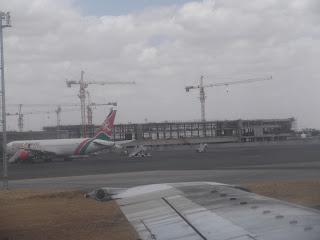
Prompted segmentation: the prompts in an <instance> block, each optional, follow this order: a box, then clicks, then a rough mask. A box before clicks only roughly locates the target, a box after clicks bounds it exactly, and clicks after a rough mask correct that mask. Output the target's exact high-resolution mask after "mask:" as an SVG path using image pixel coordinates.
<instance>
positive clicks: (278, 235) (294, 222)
mask: <svg viewBox="0 0 320 240" xmlns="http://www.w3.org/2000/svg"><path fill="white" fill-rule="evenodd" d="M86 196H87V197H91V198H93V199H96V200H98V201H108V200H115V201H116V203H117V204H118V205H119V207H120V208H121V210H122V212H123V213H124V215H125V216H126V218H127V219H128V220H129V222H130V223H131V224H132V226H133V227H134V229H135V230H136V232H137V233H138V235H139V237H140V239H146V240H147V239H148V240H149V239H153V240H156V239H181V240H182V239H184V240H185V239H199V240H203V239H215V240H231V239H232V240H253V239H255V240H262V239H263V240H301V239H312V240H319V238H320V212H319V211H317V210H313V209H308V208H305V207H301V206H297V205H294V204H290V203H286V202H283V201H279V200H276V199H271V198H268V197H264V196H260V195H256V194H253V193H250V192H247V191H244V190H243V189H240V188H238V187H235V186H231V185H225V184H220V183H213V182H192V183H169V184H153V185H146V186H140V187H133V188H129V189H118V190H117V189H109V188H102V189H98V190H96V191H93V192H91V193H88V194H87V195H86Z"/></svg>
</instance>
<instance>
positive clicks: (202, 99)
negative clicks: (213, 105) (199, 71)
mask: <svg viewBox="0 0 320 240" xmlns="http://www.w3.org/2000/svg"><path fill="white" fill-rule="evenodd" d="M205 103H206V95H205V93H204V87H203V76H201V77H200V104H201V121H202V122H205V121H206V108H205Z"/></svg>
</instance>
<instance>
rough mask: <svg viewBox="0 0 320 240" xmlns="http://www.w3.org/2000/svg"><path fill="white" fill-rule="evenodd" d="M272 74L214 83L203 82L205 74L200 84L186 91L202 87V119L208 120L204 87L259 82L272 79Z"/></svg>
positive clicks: (187, 88) (189, 87)
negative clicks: (263, 76)
mask: <svg viewBox="0 0 320 240" xmlns="http://www.w3.org/2000/svg"><path fill="white" fill-rule="evenodd" d="M271 79H272V76H270V77H265V78H254V79H245V80H238V81H232V82H221V83H219V82H218V83H212V84H205V85H204V84H203V76H201V77H200V84H199V85H196V86H186V92H189V91H190V89H198V88H199V89H200V104H201V121H202V122H205V121H206V111H205V101H206V95H205V92H204V88H206V87H220V86H228V85H231V84H240V83H250V82H258V81H266V80H271Z"/></svg>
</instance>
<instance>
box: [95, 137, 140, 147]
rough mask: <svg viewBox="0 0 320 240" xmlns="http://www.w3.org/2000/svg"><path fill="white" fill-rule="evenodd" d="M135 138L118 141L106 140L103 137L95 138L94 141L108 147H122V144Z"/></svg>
mask: <svg viewBox="0 0 320 240" xmlns="http://www.w3.org/2000/svg"><path fill="white" fill-rule="evenodd" d="M132 141H134V140H125V141H117V142H112V141H106V140H102V139H95V140H93V143H94V144H96V145H102V146H106V147H120V148H121V147H122V145H124V144H126V143H129V142H132Z"/></svg>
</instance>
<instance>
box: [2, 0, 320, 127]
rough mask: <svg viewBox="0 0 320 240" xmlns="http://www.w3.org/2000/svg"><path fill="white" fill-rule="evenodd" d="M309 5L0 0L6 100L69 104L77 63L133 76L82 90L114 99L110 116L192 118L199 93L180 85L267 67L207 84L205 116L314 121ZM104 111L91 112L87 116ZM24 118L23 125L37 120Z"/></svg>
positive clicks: (73, 119) (92, 73)
mask: <svg viewBox="0 0 320 240" xmlns="http://www.w3.org/2000/svg"><path fill="white" fill-rule="evenodd" d="M316 9H320V7H319V2H318V1H311V0H305V1H289V0H283V1H271V0H270V1H249V0H243V1H236V0H223V1H222V0H221V1H211V0H205V1H203V2H189V3H187V4H185V5H184V6H182V7H177V6H168V7H152V8H146V9H144V10H142V11H140V12H135V13H132V14H128V15H123V16H103V17H94V16H91V17H86V16H82V15H81V11H80V10H79V9H77V8H75V7H74V6H73V1H71V0H70V1H62V0H61V1H53V0H52V1H50V0H46V1H40V0H32V1H21V0H19V1H18V0H10V1H9V0H4V1H2V10H3V11H11V19H12V26H13V27H12V28H10V29H9V28H6V29H4V38H5V42H4V45H5V64H6V80H7V82H6V89H7V101H8V102H9V103H54V102H60V103H61V102H66V101H71V102H74V103H77V102H79V99H78V98H77V92H78V88H77V87H72V88H66V84H65V79H66V78H68V79H73V80H78V79H79V78H80V71H81V70H84V71H85V72H86V73H85V79H86V80H97V81H112V80H121V81H132V80H135V81H136V82H137V85H135V86H131V85H128V86H112V87H101V86H90V87H89V90H90V91H91V93H92V96H93V98H94V101H95V102H99V101H102V100H105V101H109V100H110V101H114V100H118V101H119V116H118V121H119V122H129V121H130V122H143V120H144V119H145V118H148V120H149V121H164V120H169V121H170V120H194V119H199V118H200V103H199V100H198V99H197V97H198V92H197V91H192V92H190V93H185V90H184V87H185V86H186V85H190V84H197V82H198V80H199V77H200V75H204V76H205V82H206V83H209V82H219V81H228V80H236V79H238V78H240V79H243V78H244V77H252V76H261V75H266V73H269V72H273V73H274V78H275V80H274V81H269V82H263V83H253V84H242V85H234V86H232V87H230V91H228V92H227V91H226V89H225V88H207V89H206V92H207V96H208V98H207V103H206V105H207V110H206V113H207V118H208V119H235V118H278V117H291V116H293V117H297V118H298V120H299V124H300V126H304V127H317V128H320V121H319V118H320V113H318V112H317V111H315V109H317V108H318V102H319V101H320V97H319V94H318V91H319V90H318V89H319V87H320V83H319V81H318V80H319V73H318V66H317V65H318V63H319V58H320V57H319V56H320V17H319V14H317V13H316V11H315V10H316ZM14 111H16V110H14ZM26 111H29V110H28V109H26ZM105 113H106V110H96V112H95V119H94V122H95V123H99V122H101V121H102V120H103V118H104V115H105ZM79 115H80V113H79V114H78V113H70V114H68V115H65V116H68V117H63V115H62V123H68V124H71V123H79V122H80V117H79ZM39 118H40V117H39ZM30 121H31V122H30V123H29V127H30V128H31V129H35V128H39V127H41V125H42V123H41V122H43V120H41V119H40V120H39V119H36V118H34V120H30ZM46 124H47V121H46ZM51 124H52V125H54V124H55V121H54V117H52V121H51ZM15 125H16V124H15V123H14V121H12V123H11V125H10V127H11V128H16V126H15Z"/></svg>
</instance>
